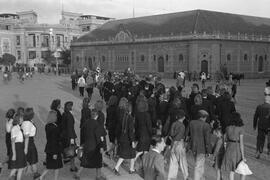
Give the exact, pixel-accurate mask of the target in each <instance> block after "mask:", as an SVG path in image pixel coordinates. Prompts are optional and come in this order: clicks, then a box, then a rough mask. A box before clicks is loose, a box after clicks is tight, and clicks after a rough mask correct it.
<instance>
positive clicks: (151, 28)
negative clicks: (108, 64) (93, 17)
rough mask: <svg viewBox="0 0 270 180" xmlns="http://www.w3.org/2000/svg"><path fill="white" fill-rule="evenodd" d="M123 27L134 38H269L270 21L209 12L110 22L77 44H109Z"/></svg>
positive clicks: (202, 11)
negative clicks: (207, 35) (221, 35)
mask: <svg viewBox="0 0 270 180" xmlns="http://www.w3.org/2000/svg"><path fill="white" fill-rule="evenodd" d="M121 27H124V29H126V30H128V31H129V32H130V33H131V34H132V35H133V36H135V37H149V36H151V37H162V36H171V35H180V34H189V33H194V32H196V33H210V34H211V33H217V32H218V33H224V34H227V33H230V34H238V33H241V34H245V33H246V34H249V35H263V36H268V35H270V18H261V17H254V16H245V15H238V14H230V13H222V12H215V11H206V10H193V11H185V12H178V13H171V14H162V15H154V16H145V17H138V18H130V19H121V20H115V21H109V22H107V23H105V24H104V25H102V26H101V27H99V28H98V29H95V30H94V31H92V32H90V33H87V34H85V35H83V36H81V37H80V38H79V39H78V40H77V41H76V42H89V41H106V40H110V39H112V38H114V37H115V36H116V34H117V33H118V32H119V31H120V29H121Z"/></svg>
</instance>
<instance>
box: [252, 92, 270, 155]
mask: <svg viewBox="0 0 270 180" xmlns="http://www.w3.org/2000/svg"><path fill="white" fill-rule="evenodd" d="M269 118H270V87H266V88H265V90H264V103H263V104H261V105H258V106H257V108H256V111H255V114H254V118H253V129H254V130H256V129H257V130H258V135H257V154H256V158H257V159H259V158H260V156H261V153H262V152H263V147H264V143H265V137H266V136H267V135H268V133H269V129H270V119H269ZM269 153H270V138H269V139H268V154H269Z"/></svg>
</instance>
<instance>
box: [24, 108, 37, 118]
mask: <svg viewBox="0 0 270 180" xmlns="http://www.w3.org/2000/svg"><path fill="white" fill-rule="evenodd" d="M34 115H35V113H34V109H33V108H26V109H25V112H24V116H23V120H24V121H31V120H32V119H33V118H34Z"/></svg>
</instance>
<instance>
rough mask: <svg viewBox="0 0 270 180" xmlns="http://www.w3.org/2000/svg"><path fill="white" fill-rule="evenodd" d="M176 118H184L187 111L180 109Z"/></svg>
mask: <svg viewBox="0 0 270 180" xmlns="http://www.w3.org/2000/svg"><path fill="white" fill-rule="evenodd" d="M175 117H176V119H182V118H183V117H185V111H184V110H183V109H179V110H178V111H177V112H176V114H175Z"/></svg>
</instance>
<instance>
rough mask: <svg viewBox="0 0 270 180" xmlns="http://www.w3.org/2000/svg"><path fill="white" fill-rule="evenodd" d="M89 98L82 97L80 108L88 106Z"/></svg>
mask: <svg viewBox="0 0 270 180" xmlns="http://www.w3.org/2000/svg"><path fill="white" fill-rule="evenodd" d="M89 103H90V98H87V97H86V98H83V102H82V108H89Z"/></svg>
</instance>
